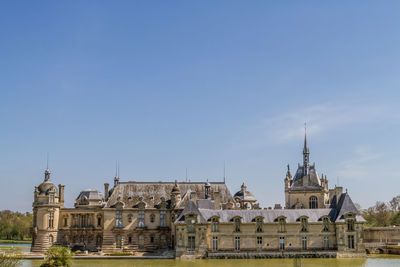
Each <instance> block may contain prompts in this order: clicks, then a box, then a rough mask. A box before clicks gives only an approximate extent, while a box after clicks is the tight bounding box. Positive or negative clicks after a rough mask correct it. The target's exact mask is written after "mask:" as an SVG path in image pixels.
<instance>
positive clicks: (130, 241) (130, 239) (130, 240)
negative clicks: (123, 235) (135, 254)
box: [128, 236, 132, 244]
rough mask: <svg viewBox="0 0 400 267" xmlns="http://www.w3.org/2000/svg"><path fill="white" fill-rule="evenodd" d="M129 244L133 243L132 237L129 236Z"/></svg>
mask: <svg viewBox="0 0 400 267" xmlns="http://www.w3.org/2000/svg"><path fill="white" fill-rule="evenodd" d="M128 244H132V237H131V236H128Z"/></svg>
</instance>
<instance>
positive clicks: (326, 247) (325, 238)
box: [324, 236, 329, 249]
mask: <svg viewBox="0 0 400 267" xmlns="http://www.w3.org/2000/svg"><path fill="white" fill-rule="evenodd" d="M328 248H329V237H327V236H324V249H328Z"/></svg>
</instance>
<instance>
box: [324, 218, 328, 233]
mask: <svg viewBox="0 0 400 267" xmlns="http://www.w3.org/2000/svg"><path fill="white" fill-rule="evenodd" d="M322 222H323V224H324V227H323V229H322V231H324V232H329V218H328V217H324V218H323V219H322Z"/></svg>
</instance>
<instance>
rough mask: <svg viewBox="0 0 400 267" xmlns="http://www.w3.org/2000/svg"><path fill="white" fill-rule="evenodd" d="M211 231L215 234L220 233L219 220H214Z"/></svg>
mask: <svg viewBox="0 0 400 267" xmlns="http://www.w3.org/2000/svg"><path fill="white" fill-rule="evenodd" d="M211 231H212V232H214V233H216V232H218V219H217V218H212V220H211Z"/></svg>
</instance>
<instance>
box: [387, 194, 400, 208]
mask: <svg viewBox="0 0 400 267" xmlns="http://www.w3.org/2000/svg"><path fill="white" fill-rule="evenodd" d="M389 205H390V208H391V210H392V211H399V207H400V195H398V196H396V197H394V198H392V200H390V201H389Z"/></svg>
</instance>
